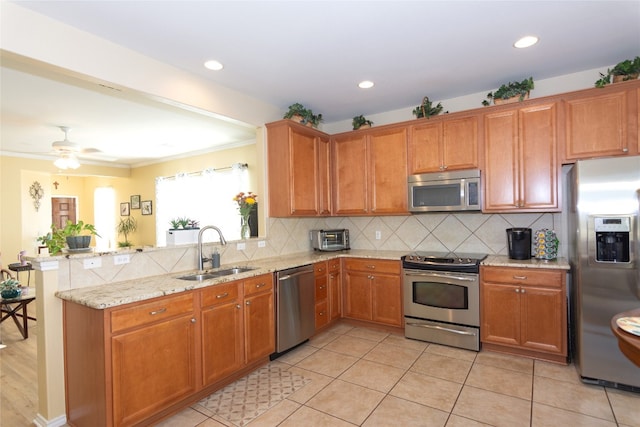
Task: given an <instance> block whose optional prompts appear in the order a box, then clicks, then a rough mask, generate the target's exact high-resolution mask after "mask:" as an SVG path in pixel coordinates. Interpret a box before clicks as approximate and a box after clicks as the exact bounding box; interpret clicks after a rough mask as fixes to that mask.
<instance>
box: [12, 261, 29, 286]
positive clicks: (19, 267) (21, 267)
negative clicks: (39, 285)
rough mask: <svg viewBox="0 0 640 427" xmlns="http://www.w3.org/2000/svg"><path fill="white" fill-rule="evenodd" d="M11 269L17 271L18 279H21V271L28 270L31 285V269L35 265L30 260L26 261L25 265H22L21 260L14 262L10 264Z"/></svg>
mask: <svg viewBox="0 0 640 427" xmlns="http://www.w3.org/2000/svg"><path fill="white" fill-rule="evenodd" d="M9 270H11V271H15V272H16V279H18V281H20V272H21V271H26V272H27V273H28V276H27V286H29V284H30V283H31V270H33V266H32V265H31V263H30V262H28V263H26V264H25V265H22V264H21V263H19V262H14V263H13V264H9Z"/></svg>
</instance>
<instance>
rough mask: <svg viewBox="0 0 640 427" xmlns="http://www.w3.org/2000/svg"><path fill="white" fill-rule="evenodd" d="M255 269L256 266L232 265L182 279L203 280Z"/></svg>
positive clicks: (182, 278) (182, 277) (181, 277)
mask: <svg viewBox="0 0 640 427" xmlns="http://www.w3.org/2000/svg"><path fill="white" fill-rule="evenodd" d="M251 270H255V267H231V268H225V269H224V270H218V271H207V272H205V273H195V274H188V275H186V276H180V277H178V279H180V280H192V281H198V282H201V281H203V280H209V279H215V278H216V277H224V276H231V275H233V274H239V273H244V272H245V271H251Z"/></svg>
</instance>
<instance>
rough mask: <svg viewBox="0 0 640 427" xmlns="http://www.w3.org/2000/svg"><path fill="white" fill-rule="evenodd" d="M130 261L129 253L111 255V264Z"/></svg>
mask: <svg viewBox="0 0 640 427" xmlns="http://www.w3.org/2000/svg"><path fill="white" fill-rule="evenodd" d="M130 262H131V255H129V254H122V255H116V256H114V257H113V265H121V264H129V263H130Z"/></svg>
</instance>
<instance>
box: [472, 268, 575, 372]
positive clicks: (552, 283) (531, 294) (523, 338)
mask: <svg viewBox="0 0 640 427" xmlns="http://www.w3.org/2000/svg"><path fill="white" fill-rule="evenodd" d="M480 274H481V286H480V299H481V302H480V305H481V316H480V317H481V326H480V334H481V341H482V345H483V348H485V349H488V350H496V351H503V352H507V353H513V354H519V355H524V356H530V357H535V358H539V359H545V360H550V361H554V362H561V363H566V362H567V355H568V350H567V294H566V280H565V276H566V272H565V271H564V270H551V269H537V268H535V269H527V268H508V267H491V266H482V267H481V273H480Z"/></svg>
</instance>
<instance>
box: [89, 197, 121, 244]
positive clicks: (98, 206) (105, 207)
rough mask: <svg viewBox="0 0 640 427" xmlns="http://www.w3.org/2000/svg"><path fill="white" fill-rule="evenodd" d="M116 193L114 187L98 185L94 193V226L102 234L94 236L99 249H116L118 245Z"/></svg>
mask: <svg viewBox="0 0 640 427" xmlns="http://www.w3.org/2000/svg"><path fill="white" fill-rule="evenodd" d="M115 205H116V194H115V191H114V190H113V188H112V187H98V188H96V189H95V191H94V193H93V218H94V221H95V224H94V226H95V227H96V231H97V232H98V234H99V235H100V237H98V236H94V237H95V239H96V249H97V250H109V249H114V248H115V247H116V246H117V245H116V237H117V236H116V218H115V212H114V210H113V207H114V206H115Z"/></svg>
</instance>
